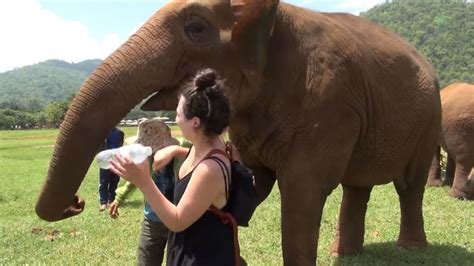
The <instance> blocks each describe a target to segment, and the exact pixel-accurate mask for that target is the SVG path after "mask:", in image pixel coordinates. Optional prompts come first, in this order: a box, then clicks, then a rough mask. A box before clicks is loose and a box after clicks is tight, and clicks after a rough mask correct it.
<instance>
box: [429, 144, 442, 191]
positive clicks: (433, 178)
mask: <svg viewBox="0 0 474 266" xmlns="http://www.w3.org/2000/svg"><path fill="white" fill-rule="evenodd" d="M440 158H441V147H440V146H438V148H437V149H436V153H435V155H434V156H433V161H431V168H430V173H429V174H428V181H427V182H426V185H427V186H429V187H440V186H442V185H443V181H442V180H441V167H440Z"/></svg>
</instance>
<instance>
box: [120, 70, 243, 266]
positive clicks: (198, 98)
mask: <svg viewBox="0 0 474 266" xmlns="http://www.w3.org/2000/svg"><path fill="white" fill-rule="evenodd" d="M222 86H223V84H222V82H220V81H219V80H217V74H216V73H215V72H214V71H213V70H210V69H206V70H204V71H202V72H200V73H198V74H197V75H196V77H195V78H194V80H193V82H192V83H190V84H187V85H186V86H185V88H184V91H183V93H182V94H181V96H180V98H179V103H178V108H177V109H176V112H177V115H176V122H177V124H178V126H179V128H180V129H181V131H182V134H183V136H184V137H185V138H187V139H188V140H190V141H191V142H192V144H193V146H192V147H191V148H190V149H189V150H187V149H185V148H182V147H179V146H169V147H167V148H164V149H162V150H160V151H158V152H157V153H156V155H155V162H154V168H155V170H158V169H160V168H162V167H163V166H164V165H166V164H167V163H168V162H169V161H170V160H171V159H172V158H173V157H175V156H177V157H185V161H184V162H183V164H182V166H181V168H180V170H179V175H178V179H177V181H176V185H175V191H174V202H170V201H168V200H167V199H166V198H165V196H163V194H162V193H161V192H160V191H159V190H158V189H157V188H156V186H154V185H153V183H152V182H153V181H152V179H151V178H150V173H149V171H148V169H149V168H148V165H147V162H145V163H142V164H139V165H135V164H134V163H133V162H132V161H131V160H129V159H128V158H122V157H120V156H117V157H116V160H115V161H113V162H111V169H112V171H114V172H115V173H117V174H118V175H120V176H123V177H124V178H125V179H127V180H129V181H131V182H132V183H134V184H135V185H136V186H137V187H138V188H139V189H140V190H141V191H142V192H143V194H144V195H145V197H146V199H147V201H148V202H149V203H150V204H151V206H152V208H153V210H154V211H155V212H156V213H157V214H158V216H159V217H160V218H161V220H162V222H163V223H164V224H165V225H166V226H167V227H168V228H169V229H170V231H171V233H170V235H169V238H168V258H167V264H168V265H233V264H235V263H236V260H235V259H236V258H235V255H234V244H233V232H232V227H231V226H230V225H229V224H223V223H222V222H221V220H220V218H219V217H218V216H217V215H215V214H214V213H212V212H211V211H210V210H209V208H210V206H215V207H217V208H218V209H224V210H225V206H226V204H227V199H228V196H227V195H228V191H229V181H230V180H227V177H226V176H225V175H224V173H223V172H224V169H223V167H226V168H227V169H230V163H229V160H228V159H227V157H226V156H224V155H221V154H216V155H212V157H210V158H209V157H208V156H207V155H208V154H209V153H210V152H211V151H213V150H221V151H225V144H224V143H223V141H222V139H221V137H220V136H221V134H222V133H223V131H224V129H225V128H226V127H227V126H228V124H229V117H230V106H229V101H228V99H227V97H226V96H225V95H224V92H223V89H222ZM234 150H235V149H234ZM215 158H218V159H220V160H221V161H222V162H224V165H222V164H221V163H219V162H218V161H219V160H216V159H215Z"/></svg>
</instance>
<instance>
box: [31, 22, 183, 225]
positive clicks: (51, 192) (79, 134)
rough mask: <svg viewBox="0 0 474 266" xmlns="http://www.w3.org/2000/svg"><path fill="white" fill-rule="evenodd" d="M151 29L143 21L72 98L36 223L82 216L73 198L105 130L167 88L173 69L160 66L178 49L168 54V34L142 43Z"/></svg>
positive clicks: (79, 203) (81, 204)
mask: <svg viewBox="0 0 474 266" xmlns="http://www.w3.org/2000/svg"><path fill="white" fill-rule="evenodd" d="M155 21H156V20H155ZM151 29H154V30H155V31H157V29H158V30H159V27H157V25H153V24H151V22H150V21H149V22H147V23H146V24H145V25H144V26H143V27H142V29H140V30H139V31H138V32H137V33H136V34H135V35H133V36H132V37H131V38H130V39H129V40H128V41H127V42H126V43H125V44H123V45H122V46H121V47H120V48H119V49H118V50H117V51H115V52H114V53H113V54H112V55H110V56H109V57H108V58H107V59H106V60H105V61H104V62H103V63H102V64H101V65H100V66H99V67H98V68H97V69H96V70H95V71H94V72H93V73H92V74H91V76H90V77H89V78H88V79H87V80H86V82H85V83H84V84H83V86H82V88H81V89H80V91H79V92H78V94H77V95H76V97H75V98H74V101H73V102H72V104H71V106H70V108H69V110H68V111H67V113H66V116H65V119H64V122H63V123H62V124H61V127H60V133H59V136H58V139H57V141H56V145H55V148H54V153H53V156H52V159H51V163H50V167H49V171H48V176H47V178H46V182H45V184H44V186H43V189H42V191H41V193H40V195H39V198H38V201H37V204H36V213H37V215H38V216H39V217H40V218H42V219H44V220H47V221H57V220H62V219H65V218H68V217H70V216H73V215H76V214H79V213H80V212H82V210H83V209H84V204H85V203H84V201H83V200H82V199H80V198H79V197H78V196H75V193H76V192H77V190H78V188H79V186H80V184H81V182H82V180H83V179H84V176H85V174H86V172H87V170H88V168H89V166H90V164H91V162H92V160H93V158H94V156H95V154H96V153H97V152H98V151H99V150H100V149H101V147H102V146H103V144H104V139H105V138H106V136H107V135H108V133H109V131H110V130H111V129H112V128H113V127H114V126H116V125H117V124H118V123H119V121H120V120H121V119H122V118H123V117H125V116H126V115H127V113H128V112H129V111H130V110H131V109H132V108H133V107H134V106H135V105H137V104H138V103H140V101H141V100H143V99H144V98H145V97H146V96H148V95H150V94H151V93H153V92H155V91H157V90H159V89H160V88H162V87H163V86H166V85H167V84H166V83H165V82H166V81H165V79H164V78H165V77H169V76H171V74H170V73H168V72H169V71H173V70H174V69H172V70H163V69H160V68H158V65H164V66H165V67H166V68H172V67H173V65H172V64H171V63H170V60H172V59H171V57H172V56H173V54H175V53H173V51H176V47H174V48H173V49H174V50H173V51H169V49H168V48H169V47H170V46H171V45H169V43H171V38H170V37H169V36H170V35H169V33H167V32H159V34H160V37H161V38H160V39H162V40H167V41H166V43H165V42H157V40H156V39H154V40H153V39H151V38H148V39H147V38H144V37H143V35H142V34H141V33H143V32H145V33H146V34H147V35H150V32H153V31H151ZM157 34H158V33H157ZM166 34H168V36H166ZM160 61H164V63H163V62H161V63H159V64H158V62H160Z"/></svg>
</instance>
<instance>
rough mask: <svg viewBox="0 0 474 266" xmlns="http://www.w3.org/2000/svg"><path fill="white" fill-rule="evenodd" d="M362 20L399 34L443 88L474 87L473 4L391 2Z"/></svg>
mask: <svg viewBox="0 0 474 266" xmlns="http://www.w3.org/2000/svg"><path fill="white" fill-rule="evenodd" d="M361 16H362V17H364V18H367V19H369V20H371V21H373V22H375V23H378V24H380V25H383V26H385V27H387V28H388V29H389V30H391V31H393V32H396V33H398V34H399V35H401V36H402V37H404V38H405V39H406V40H407V41H408V42H410V43H411V44H412V45H413V46H415V47H416V48H417V49H418V51H420V52H421V53H422V54H423V55H424V56H426V57H427V58H428V59H429V60H430V61H431V63H432V65H433V66H434V67H435V68H436V71H437V73H438V78H439V80H440V83H441V86H442V87H444V86H446V85H448V84H450V83H452V82H455V81H464V82H469V83H474V4H473V3H472V2H470V3H468V1H466V0H445V1H442V0H430V1H427V0H426V1H425V0H416V1H415V0H392V1H386V2H385V3H384V4H380V5H377V6H375V7H373V8H372V9H370V10H368V11H367V12H363V13H361Z"/></svg>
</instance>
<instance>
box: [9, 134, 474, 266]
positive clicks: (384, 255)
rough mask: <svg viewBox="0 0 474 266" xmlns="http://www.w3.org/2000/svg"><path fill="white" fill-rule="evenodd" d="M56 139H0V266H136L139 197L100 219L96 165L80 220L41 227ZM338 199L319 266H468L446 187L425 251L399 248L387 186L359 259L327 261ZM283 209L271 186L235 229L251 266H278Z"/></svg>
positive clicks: (433, 195) (433, 202)
mask: <svg viewBox="0 0 474 266" xmlns="http://www.w3.org/2000/svg"><path fill="white" fill-rule="evenodd" d="M122 129H123V130H124V132H125V136H126V137H130V136H132V135H134V134H135V133H136V128H131V127H127V128H122ZM174 131H175V130H172V132H174ZM57 135H58V130H52V129H47V130H28V131H26V130H25V131H0V165H1V167H2V171H1V172H0V187H1V188H2V193H0V221H1V222H0V250H1V256H0V265H27V264H28V265H37V264H41V265H42V264H45V265H91V264H92V265H103V264H105V265H131V264H135V263H136V247H137V243H138V232H139V227H140V221H141V219H142V217H143V196H142V194H141V193H134V194H133V195H132V196H131V198H130V199H128V200H127V202H126V203H125V204H124V205H123V207H122V208H121V209H120V214H121V215H120V217H119V218H118V219H117V220H112V219H110V218H109V217H108V215H107V213H106V212H99V211H98V207H99V203H98V200H97V199H98V191H97V184H98V182H99V177H98V174H99V173H98V166H97V165H96V163H95V162H94V163H93V164H92V165H91V167H90V169H89V171H88V172H87V174H86V177H85V179H84V182H83V183H82V185H81V187H80V189H79V191H78V194H79V195H81V197H83V198H84V199H85V200H86V208H85V210H84V212H83V213H81V214H80V215H78V216H75V217H72V218H70V219H67V220H64V221H60V222H55V223H48V222H45V221H42V220H40V219H39V218H38V217H37V216H36V214H35V213H34V206H35V201H36V199H37V196H38V193H39V191H40V189H41V186H42V184H43V181H44V178H45V176H46V174H47V171H48V166H49V161H50V158H51V154H52V149H53V145H54V143H55V141H56V138H57ZM64 178H68V177H67V176H65V177H64ZM122 183H123V182H122ZM341 192H342V191H341V189H340V188H337V189H335V190H334V192H333V193H332V194H331V195H330V196H329V197H328V199H327V201H326V204H325V207H324V213H323V216H322V219H321V230H320V237H319V246H318V264H319V265H472V261H474V245H473V244H474V242H473V238H472V229H473V228H474V219H472V209H473V207H474V206H473V205H474V202H472V201H459V200H454V199H452V198H450V197H448V188H446V187H444V188H427V189H426V192H425V196H424V202H423V213H424V224H425V230H426V235H427V238H428V241H429V242H430V245H429V246H428V247H427V248H426V249H414V250H405V249H400V248H397V246H396V243H395V242H396V239H397V237H398V232H399V226H400V209H399V207H398V206H399V204H398V196H397V194H396V192H395V188H394V187H393V185H392V184H387V185H384V186H377V187H375V188H374V189H373V191H372V194H371V199H370V201H369V204H368V210H367V216H366V220H365V225H366V230H365V243H364V248H365V250H364V252H363V253H362V254H360V255H357V256H353V257H348V258H339V259H337V258H333V257H331V256H330V254H329V246H330V244H331V242H332V241H333V239H334V236H335V234H336V226H337V217H338V212H339V207H340V202H341V196H342V193H341ZM309 207H310V208H311V207H312V206H309ZM280 208H281V202H280V194H279V193H278V190H277V188H276V186H275V189H274V190H273V191H272V193H271V194H270V195H269V197H268V198H267V199H266V200H265V201H264V202H263V203H262V204H261V205H260V206H259V207H258V208H257V211H256V213H255V216H254V217H253V218H252V220H251V222H250V227H249V228H239V241H240V246H241V254H242V256H243V257H244V258H245V259H246V260H247V262H248V264H249V265H283V261H282V252H281V233H280V231H281V226H280V223H281V219H280Z"/></svg>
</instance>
